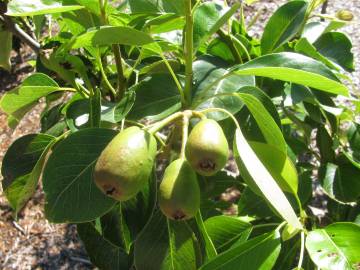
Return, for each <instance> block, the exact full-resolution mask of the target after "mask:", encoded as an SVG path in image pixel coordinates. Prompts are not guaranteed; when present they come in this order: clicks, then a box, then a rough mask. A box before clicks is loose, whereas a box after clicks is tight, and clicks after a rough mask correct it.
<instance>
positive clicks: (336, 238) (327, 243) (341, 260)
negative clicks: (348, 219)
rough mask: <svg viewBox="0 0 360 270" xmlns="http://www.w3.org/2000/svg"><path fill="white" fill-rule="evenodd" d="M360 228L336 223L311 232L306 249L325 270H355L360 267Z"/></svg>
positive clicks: (349, 224)
mask: <svg viewBox="0 0 360 270" xmlns="http://www.w3.org/2000/svg"><path fill="white" fill-rule="evenodd" d="M359 239H360V226H359V225H356V224H354V223H334V224H331V225H329V226H328V227H326V228H324V229H318V230H314V231H312V232H310V233H309V234H308V236H307V238H306V249H307V251H308V252H309V254H310V257H311V259H312V260H313V262H314V263H315V264H316V265H317V266H318V267H319V268H321V269H324V270H338V269H342V270H355V269H358V268H359V265H360V241H359Z"/></svg>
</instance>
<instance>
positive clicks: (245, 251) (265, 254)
mask: <svg viewBox="0 0 360 270" xmlns="http://www.w3.org/2000/svg"><path fill="white" fill-rule="evenodd" d="M280 248H281V244H280V236H279V233H278V232H276V231H275V232H272V233H269V234H264V235H261V236H258V237H256V238H253V239H251V240H249V241H246V242H244V243H242V244H240V245H238V246H236V247H234V248H231V249H229V250H228V251H225V252H224V253H222V254H220V255H219V256H217V257H216V258H215V259H213V260H211V261H209V262H208V263H206V264H204V265H203V266H202V267H201V268H200V270H218V269H221V270H234V269H239V267H241V268H242V269H247V270H270V269H272V267H273V266H274V264H275V262H276V259H277V257H278V256H279V253H280Z"/></svg>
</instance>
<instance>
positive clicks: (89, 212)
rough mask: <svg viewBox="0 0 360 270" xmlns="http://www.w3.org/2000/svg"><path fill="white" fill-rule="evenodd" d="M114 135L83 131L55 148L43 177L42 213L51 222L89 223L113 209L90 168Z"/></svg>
mask: <svg viewBox="0 0 360 270" xmlns="http://www.w3.org/2000/svg"><path fill="white" fill-rule="evenodd" d="M115 134H116V132H115V131H113V130H108V129H84V130H82V131H78V132H76V133H74V134H72V135H70V136H69V137H67V138H66V139H65V140H63V141H62V142H61V143H60V144H59V145H58V146H57V147H56V148H55V150H54V151H53V153H52V155H51V156H50V158H49V160H48V162H47V164H46V167H45V170H44V175H43V185H44V191H45V196H46V205H45V213H46V216H47V218H48V219H49V220H50V221H52V222H55V223H63V222H74V223H80V222H88V221H91V220H94V219H96V218H97V217H100V216H102V215H103V214H105V213H106V212H107V211H109V210H110V209H111V208H112V207H113V206H114V204H115V201H114V200H112V199H110V198H109V197H107V196H105V195H104V194H103V193H102V192H101V191H100V190H99V189H98V188H97V187H96V185H95V183H94V181H93V168H94V166H95V163H96V160H97V158H98V157H99V155H100V153H101V152H102V150H103V149H104V148H105V146H106V145H107V144H108V143H109V142H110V141H111V139H112V138H113V137H114V136H115Z"/></svg>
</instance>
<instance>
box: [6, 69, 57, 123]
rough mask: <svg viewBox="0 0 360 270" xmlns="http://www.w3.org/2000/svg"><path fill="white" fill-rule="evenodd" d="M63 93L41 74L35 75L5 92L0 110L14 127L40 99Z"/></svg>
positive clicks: (48, 78)
mask: <svg viewBox="0 0 360 270" xmlns="http://www.w3.org/2000/svg"><path fill="white" fill-rule="evenodd" d="M57 91H63V89H62V88H60V87H59V86H58V84H57V83H56V82H55V81H54V80H53V79H51V78H50V77H48V76H47V75H45V74H42V73H35V74H33V75H31V76H29V77H28V78H26V79H25V80H24V82H23V83H22V85H21V86H19V87H18V88H15V89H13V90H11V91H9V92H7V93H6V94H5V95H4V96H3V97H2V99H1V100H0V108H1V109H2V110H3V111H4V112H5V113H6V114H8V115H9V116H12V120H13V121H14V122H15V125H16V124H17V123H18V122H19V121H20V120H21V119H22V118H23V117H24V115H25V114H26V113H27V112H28V111H29V110H30V109H31V108H32V107H33V106H34V105H35V103H36V102H37V101H38V100H39V99H40V98H42V97H45V96H47V95H49V94H51V93H54V92H57Z"/></svg>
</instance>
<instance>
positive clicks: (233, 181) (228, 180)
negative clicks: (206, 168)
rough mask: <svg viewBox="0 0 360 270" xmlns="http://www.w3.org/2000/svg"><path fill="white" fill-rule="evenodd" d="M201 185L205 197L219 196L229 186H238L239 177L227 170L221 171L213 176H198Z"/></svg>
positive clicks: (202, 194)
mask: <svg viewBox="0 0 360 270" xmlns="http://www.w3.org/2000/svg"><path fill="white" fill-rule="evenodd" d="M198 178H200V179H201V180H200V181H199V184H200V187H201V196H202V198H204V199H207V198H213V197H218V196H220V195H221V194H222V193H224V192H225V191H226V190H227V189H228V188H232V187H238V186H239V183H240V182H239V179H238V178H236V177H233V176H231V175H228V174H227V173H226V172H225V171H220V172H218V173H217V174H215V175H213V176H209V177H208V176H207V177H204V176H198Z"/></svg>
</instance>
